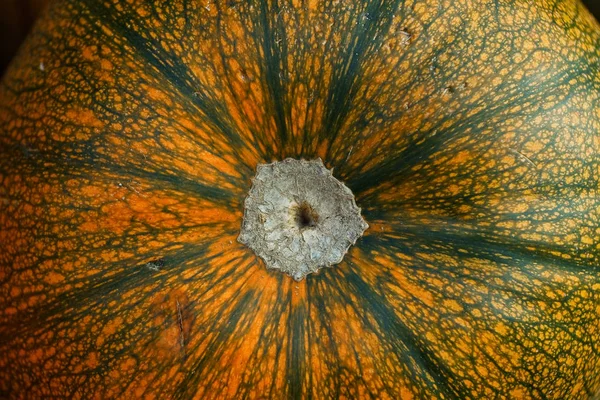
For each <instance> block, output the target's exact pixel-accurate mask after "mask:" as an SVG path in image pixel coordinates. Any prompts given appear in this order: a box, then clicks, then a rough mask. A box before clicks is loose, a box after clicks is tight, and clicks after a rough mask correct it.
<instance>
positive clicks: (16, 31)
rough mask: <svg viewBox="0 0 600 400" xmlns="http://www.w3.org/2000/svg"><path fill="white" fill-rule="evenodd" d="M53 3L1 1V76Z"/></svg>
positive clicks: (589, 1)
mask: <svg viewBox="0 0 600 400" xmlns="http://www.w3.org/2000/svg"><path fill="white" fill-rule="evenodd" d="M51 1H54V0H0V75H1V74H2V73H3V72H4V69H5V68H6V66H7V64H8V63H9V62H10V60H11V59H12V57H13V56H14V54H15V53H16V52H17V50H18V48H19V45H20V44H21V41H22V40H23V39H24V38H25V36H27V32H29V29H30V28H31V25H32V24H33V23H34V21H35V19H36V18H37V16H38V15H39V14H40V13H41V12H42V11H43V9H44V7H46V5H47V4H48V3H50V2H51ZM81 1H85V0H81ZM522 1H531V0H522ZM582 1H583V3H584V4H585V5H586V6H587V7H588V9H589V10H590V11H591V12H592V13H593V14H594V15H595V16H596V19H598V20H600V0H582Z"/></svg>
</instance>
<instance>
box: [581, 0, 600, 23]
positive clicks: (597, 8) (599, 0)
mask: <svg viewBox="0 0 600 400" xmlns="http://www.w3.org/2000/svg"><path fill="white" fill-rule="evenodd" d="M583 4H585V5H586V6H587V8H588V10H590V11H591V12H592V14H594V15H595V16H596V19H597V20H599V21H600V0H583Z"/></svg>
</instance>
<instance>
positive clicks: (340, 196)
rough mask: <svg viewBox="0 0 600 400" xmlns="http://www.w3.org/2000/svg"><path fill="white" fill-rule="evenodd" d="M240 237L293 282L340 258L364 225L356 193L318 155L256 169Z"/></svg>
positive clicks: (365, 225) (359, 235) (354, 240)
mask: <svg viewBox="0 0 600 400" xmlns="http://www.w3.org/2000/svg"><path fill="white" fill-rule="evenodd" d="M256 170H257V172H256V176H255V177H254V180H253V184H252V188H251V189H250V192H249V193H248V197H247V198H246V201H245V202H244V206H245V209H244V220H243V222H242V229H241V231H240V235H239V237H238V241H239V242H241V243H243V244H245V245H246V246H248V247H249V248H250V249H252V250H253V251H254V253H256V255H258V256H259V257H261V258H262V259H263V260H264V262H265V264H266V266H267V268H271V269H277V270H280V271H282V272H284V273H286V274H288V275H289V276H291V277H292V278H294V279H296V280H298V281H299V280H302V279H304V277H306V275H308V274H310V273H313V272H316V271H317V270H319V269H320V268H322V267H326V266H331V265H333V264H337V263H339V262H341V261H342V259H343V257H344V255H345V254H346V252H347V251H348V249H349V248H350V246H352V245H353V244H355V243H356V240H357V239H358V238H359V237H361V236H362V234H363V233H364V231H365V230H366V229H367V228H368V225H367V223H366V222H365V221H364V220H363V218H362V216H361V214H360V208H358V206H357V205H356V202H355V199H354V195H353V194H352V192H351V191H350V189H348V187H346V186H345V185H344V184H343V183H342V182H340V181H338V180H337V179H336V178H334V177H333V175H332V173H331V171H330V170H328V169H327V168H326V167H325V165H323V162H322V161H321V159H316V160H312V161H305V160H294V159H291V158H288V159H285V160H283V161H278V162H274V163H272V164H261V165H259V166H258V167H257V169H256Z"/></svg>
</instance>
